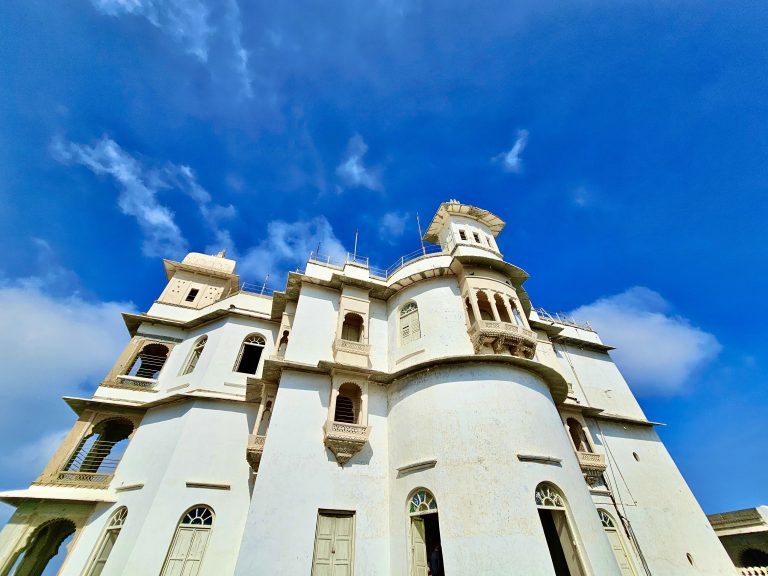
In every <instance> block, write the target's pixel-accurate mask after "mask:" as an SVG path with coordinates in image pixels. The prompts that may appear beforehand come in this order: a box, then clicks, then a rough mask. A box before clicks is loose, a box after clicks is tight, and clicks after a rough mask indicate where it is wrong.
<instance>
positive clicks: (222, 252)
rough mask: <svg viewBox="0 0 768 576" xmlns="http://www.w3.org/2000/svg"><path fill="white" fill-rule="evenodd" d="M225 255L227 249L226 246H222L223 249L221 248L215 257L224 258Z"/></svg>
mask: <svg viewBox="0 0 768 576" xmlns="http://www.w3.org/2000/svg"><path fill="white" fill-rule="evenodd" d="M226 256H227V249H226V248H224V250H222V251H221V252H219V253H218V254H216V258H225V257H226Z"/></svg>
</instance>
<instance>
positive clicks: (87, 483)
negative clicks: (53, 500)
mask: <svg viewBox="0 0 768 576" xmlns="http://www.w3.org/2000/svg"><path fill="white" fill-rule="evenodd" d="M113 477H114V474H104V473H100V472H75V471H69V470H61V471H59V472H55V473H53V474H50V475H47V476H43V477H41V478H38V479H37V480H35V481H34V482H32V484H37V485H42V486H74V487H77V488H106V487H107V486H109V483H110V482H112V478H113Z"/></svg>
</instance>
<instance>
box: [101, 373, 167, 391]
mask: <svg viewBox="0 0 768 576" xmlns="http://www.w3.org/2000/svg"><path fill="white" fill-rule="evenodd" d="M156 385H157V380H155V379H154V378H142V377H141V376H127V375H125V374H123V375H120V376H117V377H116V378H115V381H114V383H113V384H111V386H112V387H113V388H130V389H131V390H153V389H154V388H155V386H156Z"/></svg>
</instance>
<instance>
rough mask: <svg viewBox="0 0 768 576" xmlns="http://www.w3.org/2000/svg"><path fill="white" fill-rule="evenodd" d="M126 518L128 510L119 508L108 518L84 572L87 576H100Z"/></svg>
mask: <svg viewBox="0 0 768 576" xmlns="http://www.w3.org/2000/svg"><path fill="white" fill-rule="evenodd" d="M127 517H128V508H126V507H125V506H121V507H120V508H118V509H117V510H115V512H114V514H112V516H111V517H110V518H109V522H107V528H106V529H105V530H104V535H103V536H102V537H101V540H100V541H99V544H98V546H97V547H96V552H95V554H94V555H93V558H92V559H91V564H90V566H89V567H88V570H86V572H85V574H86V575H87V576H100V574H101V572H102V570H104V565H105V564H106V563H107V558H109V553H110V552H112V548H114V546H115V542H117V537H118V535H119V534H120V530H121V529H122V528H123V524H125V519H126V518H127Z"/></svg>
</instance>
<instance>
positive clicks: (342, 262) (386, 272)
mask: <svg viewBox="0 0 768 576" xmlns="http://www.w3.org/2000/svg"><path fill="white" fill-rule="evenodd" d="M441 253H445V250H444V249H443V247H442V246H440V245H437V244H425V245H424V246H422V247H421V248H419V249H418V250H414V251H413V252H409V253H408V254H405V255H404V256H401V257H400V258H398V259H397V260H396V261H395V262H394V263H393V264H392V265H391V266H389V267H387V268H381V267H378V266H374V265H372V264H371V262H370V258H368V257H367V256H359V255H358V254H355V253H352V252H347V253H346V255H345V256H341V255H327V254H320V253H317V252H312V253H311V254H310V255H309V261H310V262H313V263H316V264H328V265H331V266H338V267H340V268H343V267H344V266H346V265H347V264H353V265H355V266H360V267H362V268H367V269H368V273H369V274H370V275H371V276H372V277H374V278H378V279H380V280H386V279H388V278H389V277H390V276H392V275H393V274H394V273H395V272H397V271H398V270H400V269H401V268H403V267H404V266H405V265H407V264H410V263H411V262H414V261H415V260H419V259H420V258H424V257H425V256H432V255H437V254H441Z"/></svg>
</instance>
